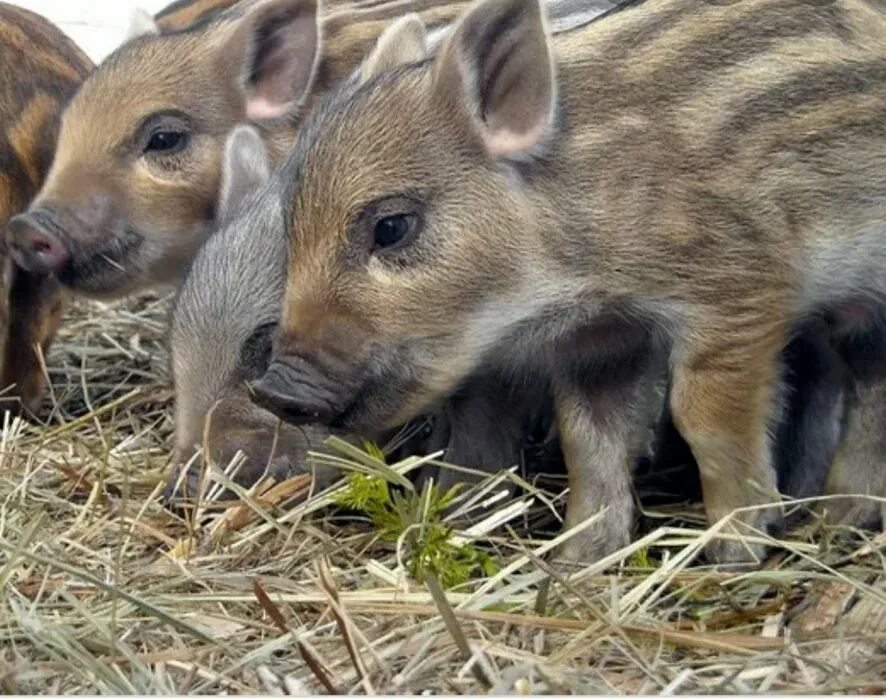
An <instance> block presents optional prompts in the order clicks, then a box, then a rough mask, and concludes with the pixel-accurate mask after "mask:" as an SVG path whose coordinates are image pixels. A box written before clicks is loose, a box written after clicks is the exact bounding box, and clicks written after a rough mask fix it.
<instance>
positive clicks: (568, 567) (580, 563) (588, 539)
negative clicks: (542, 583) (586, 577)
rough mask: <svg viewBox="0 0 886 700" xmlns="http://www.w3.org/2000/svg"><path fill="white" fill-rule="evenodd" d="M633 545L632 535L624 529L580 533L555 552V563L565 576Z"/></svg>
mask: <svg viewBox="0 0 886 700" xmlns="http://www.w3.org/2000/svg"><path fill="white" fill-rule="evenodd" d="M630 543H631V534H630V532H629V531H628V530H626V529H623V528H618V529H614V528H611V529H606V530H599V531H595V530H590V531H586V532H580V533H579V534H577V535H575V536H574V537H572V538H571V539H569V540H567V541H566V542H564V543H563V544H562V545H561V546H560V547H559V548H558V549H556V550H554V554H553V563H554V566H555V567H556V568H557V570H558V571H561V572H563V573H564V574H568V573H572V572H575V571H579V570H581V569H583V568H585V567H587V566H590V565H591V564H594V563H595V562H598V561H600V560H601V559H603V558H604V557H608V556H609V555H610V554H614V553H615V552H617V551H619V550H620V549H624V548H625V547H627V546H628V545H629V544H630Z"/></svg>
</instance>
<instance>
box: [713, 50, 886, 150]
mask: <svg viewBox="0 0 886 700" xmlns="http://www.w3.org/2000/svg"><path fill="white" fill-rule="evenodd" d="M872 90H873V91H877V92H879V93H880V94H882V95H883V97H884V100H886V59H884V58H880V59H877V60H875V61H870V62H868V63H864V64H861V65H839V66H834V67H832V68H821V67H814V68H810V69H808V70H805V71H802V72H801V73H799V74H798V75H795V76H793V77H792V78H791V79H790V80H789V81H785V82H781V83H778V84H775V85H772V86H771V87H770V88H769V89H767V90H765V91H763V92H761V93H759V94H757V95H755V96H754V97H752V98H751V99H749V100H748V101H746V102H745V103H744V104H743V105H741V106H740V107H739V108H738V109H737V110H736V111H735V112H734V113H733V114H732V116H731V117H730V119H729V120H728V121H727V122H726V124H724V125H723V128H722V131H721V133H720V138H719V139H718V142H717V143H716V145H715V146H714V147H715V148H722V149H726V148H730V147H732V146H734V145H735V144H736V143H738V142H740V140H741V136H742V135H743V134H745V133H747V132H749V131H752V130H753V129H755V128H757V127H759V126H760V124H761V123H765V122H767V121H771V120H773V119H777V118H779V117H783V116H786V115H788V114H791V113H793V112H797V111H798V110H800V109H803V108H807V107H815V106H820V105H823V104H825V103H827V102H831V101H833V100H837V99H841V98H844V97H850V96H852V95H860V94H863V93H866V92H870V91H872Z"/></svg>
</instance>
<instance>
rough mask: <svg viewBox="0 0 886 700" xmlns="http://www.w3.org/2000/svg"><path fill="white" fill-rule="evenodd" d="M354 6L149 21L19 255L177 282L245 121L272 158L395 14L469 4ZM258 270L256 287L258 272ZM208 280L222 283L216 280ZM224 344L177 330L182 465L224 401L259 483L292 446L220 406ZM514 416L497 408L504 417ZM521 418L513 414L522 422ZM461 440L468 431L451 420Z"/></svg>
mask: <svg viewBox="0 0 886 700" xmlns="http://www.w3.org/2000/svg"><path fill="white" fill-rule="evenodd" d="M553 4H555V5H557V4H562V5H563V6H564V9H563V11H561V12H560V13H559V15H558V16H559V19H560V21H561V23H562V26H563V27H564V28H571V27H575V26H578V25H581V24H582V23H585V22H587V21H589V20H590V18H592V17H594V16H596V15H597V14H599V13H602V12H605V11H607V10H610V9H611V8H612V7H613V3H612V2H609V1H608V0H588V1H587V2H586V3H584V4H582V6H581V7H579V9H578V10H577V11H576V10H574V8H573V6H575V5H576V3H574V2H566V3H556V2H555V3H553ZM345 5H346V3H335V4H333V6H332V7H330V8H329V10H328V11H327V12H326V13H325V14H324V15H323V16H322V17H319V14H318V7H317V5H316V3H314V2H311V1H307V0H303V1H299V0H289V1H286V2H284V1H281V0H276V1H271V2H249V1H245V2H241V3H219V2H199V1H197V2H185V3H176V4H174V5H172V6H170V7H169V8H168V9H167V10H166V11H163V12H161V13H160V14H159V15H158V17H157V18H156V24H157V26H156V27H147V28H143V29H144V31H143V32H141V35H140V36H138V37H136V38H134V39H132V40H131V41H129V42H127V43H126V44H125V45H124V46H122V47H121V48H120V49H119V50H118V51H116V52H115V53H114V54H113V55H112V56H110V57H109V58H108V59H107V60H105V61H104V62H103V63H102V65H100V66H99V67H98V68H97V70H96V71H95V73H94V74H93V75H92V76H91V77H90V79H89V80H88V81H87V83H86V84H85V85H84V86H83V88H82V89H81V90H80V92H79V93H78V95H77V96H76V98H75V99H74V100H73V102H72V104H71V105H70V107H69V108H68V110H67V111H66V114H65V117H64V122H63V127H62V135H61V138H60V143H59V148H58V153H57V157H56V162H55V165H54V168H53V171H52V173H51V175H50V177H49V181H48V182H47V184H46V186H45V187H44V188H43V190H42V193H41V194H40V196H39V197H38V199H37V201H36V202H35V203H34V205H33V207H32V208H31V211H30V212H29V213H28V214H27V215H24V216H20V217H18V218H17V220H16V221H14V222H13V224H12V225H11V227H10V237H11V239H12V240H13V241H15V242H16V244H17V248H18V256H19V259H20V262H21V263H22V264H23V265H25V266H29V267H31V268H32V269H34V270H35V271H53V272H55V273H56V274H57V276H58V278H59V279H61V281H62V282H63V283H64V284H65V285H66V286H67V287H68V288H70V289H71V290H73V291H75V292H79V293H82V294H86V295H89V296H97V297H102V298H107V297H111V298H113V297H119V296H122V295H125V294H127V293H129V292H132V291H137V290H140V289H144V288H146V287H151V286H156V285H162V284H167V283H173V282H176V281H177V280H178V279H179V278H180V277H181V276H182V275H183V273H184V271H185V270H186V269H187V268H188V266H189V264H190V262H191V260H192V259H193V256H194V253H195V251H196V250H197V249H198V248H199V247H200V246H201V245H202V244H203V243H204V242H205V241H206V240H207V238H208V237H209V233H210V231H211V230H212V229H213V228H214V226H215V225H216V223H217V214H218V192H219V188H220V173H221V169H222V168H221V165H222V160H223V144H224V142H225V138H226V136H227V134H228V133H229V132H230V131H231V130H232V129H233V128H234V126H235V124H237V123H238V122H241V121H251V122H253V124H254V125H255V126H256V127H257V128H258V130H259V133H260V134H261V136H262V138H263V141H264V147H265V148H266V150H267V152H268V157H269V158H270V162H271V163H274V162H275V161H276V160H277V159H278V158H279V156H280V154H281V153H282V152H284V150H285V149H286V148H288V147H289V146H291V144H292V142H293V141H294V139H295V136H296V134H297V132H298V129H299V125H300V122H301V120H302V119H303V117H304V116H305V115H306V114H307V113H309V111H310V110H311V109H312V108H313V105H314V103H315V102H316V101H317V100H318V99H319V98H320V97H321V96H322V95H323V94H325V93H326V92H327V91H328V90H329V89H331V88H332V87H333V86H334V85H337V84H338V83H339V82H341V81H343V80H345V79H347V78H348V77H349V76H350V75H351V74H352V73H353V71H354V70H355V68H357V67H358V66H359V63H360V61H361V59H362V58H363V56H364V55H365V53H366V52H367V51H368V49H369V48H371V46H372V44H373V43H374V41H375V40H376V38H377V37H378V35H379V34H380V33H381V32H382V31H383V30H384V29H385V27H387V26H388V24H390V22H391V21H392V20H393V19H395V18H396V17H398V16H400V15H401V14H403V13H404V12H406V11H408V10H412V11H415V12H418V13H419V15H420V16H421V18H422V21H423V22H424V23H425V24H426V25H427V26H429V27H431V28H433V29H441V30H442V29H443V28H444V27H445V26H447V24H448V23H449V22H450V21H451V20H452V19H454V18H455V17H456V16H457V15H458V13H459V12H460V10H461V9H463V5H459V3H452V2H446V1H442V0H438V1H435V0H416V2H411V3H404V2H391V3H376V2H366V3H355V4H354V7H353V8H347V9H344V8H345ZM321 35H322V42H321V41H320V37H321ZM321 45H322V49H318V47H320V46H321ZM318 50H319V52H320V53H319V55H318V56H315V53H316V52H317V51H318ZM300 81H301V82H304V81H309V82H310V84H311V90H310V92H309V94H294V93H293V92H292V90H293V89H294V86H295V85H298V84H300ZM290 85H291V86H293V88H292V89H290V87H289V86H290ZM109 115H112V116H113V119H110V118H109ZM211 250H214V249H211ZM47 252H48V253H49V254H47ZM203 267H204V268H205V265H204V266H203ZM201 269H203V268H201ZM255 274H256V275H257V276H256V278H254V279H253V283H255V284H258V280H260V279H261V274H262V273H261V272H260V271H256V272H255ZM220 279H222V280H223V279H224V277H222V278H220ZM211 285H212V288H213V289H217V290H218V288H219V284H218V283H216V282H215V281H212V283H211ZM224 293H225V291H224V290H219V294H220V295H224ZM188 294H190V290H189V291H188V292H187V293H186V294H184V297H187V296H188ZM279 294H280V295H281V296H282V289H281V290H279ZM187 307H188V305H187V303H183V304H182V308H187ZM182 315H183V316H184V315H185V312H184V311H183V312H182ZM205 327H206V326H205V325H204V326H202V328H205ZM256 328H257V327H256ZM232 332H233V331H232ZM218 337H223V336H219V335H218V334H216V335H212V334H210V335H209V336H207V337H206V338H205V339H204V338H202V336H201V335H200V333H199V332H198V330H197V328H196V327H195V330H194V332H193V333H192V334H191V336H190V339H189V336H188V334H186V333H173V345H174V348H173V354H174V355H176V356H178V357H184V356H188V357H191V358H193V357H195V356H196V355H197V354H198V353H200V352H205V353H206V364H205V370H204V371H205V373H206V374H205V376H200V375H197V374H195V373H194V372H193V371H190V370H189V373H188V374H187V376H186V375H185V374H184V373H183V370H182V371H180V370H179V369H178V367H179V366H181V365H176V369H175V372H176V386H177V389H178V394H179V396H180V397H184V398H182V399H180V401H179V406H178V408H177V416H178V421H177V426H178V430H177V437H176V453H177V455H178V456H180V457H182V459H185V457H183V455H184V454H185V448H184V447H183V445H190V446H191V449H192V448H193V447H194V446H195V445H202V444H203V437H204V431H203V428H202V426H203V420H204V418H205V417H206V416H207V415H208V414H209V412H210V410H212V409H213V408H214V407H215V410H214V413H213V415H214V416H215V418H216V428H215V429H211V430H210V431H209V432H210V437H211V438H212V440H211V442H212V443H214V444H213V445H211V449H210V452H211V453H212V454H211V455H210V456H212V457H214V458H218V460H220V461H226V460H227V458H228V457H229V456H230V455H231V454H232V453H233V452H234V451H235V448H242V449H243V451H244V452H246V453H247V455H248V456H250V460H249V463H250V466H249V467H248V468H246V469H244V470H243V472H242V473H241V476H243V478H244V479H246V480H247V481H249V480H252V479H254V478H256V477H257V476H258V475H259V474H260V473H262V472H263V471H264V470H265V467H266V466H267V464H268V463H269V459H268V457H267V456H268V454H269V453H270V452H272V451H274V449H275V448H274V445H275V444H276V445H277V448H278V453H279V449H282V447H283V445H279V444H277V443H275V442H274V441H275V440H278V441H279V436H276V437H275V432H274V431H271V432H268V433H264V432H261V431H260V430H257V429H256V426H257V425H261V426H265V427H267V426H268V425H275V424H276V422H275V421H274V420H273V418H272V416H270V414H264V415H263V414H262V412H261V411H260V410H259V409H258V408H256V407H251V412H250V411H246V410H245V409H244V407H243V402H242V401H240V399H239V398H230V405H229V406H227V407H226V406H224V405H222V404H223V403H224V401H225V400H226V398H227V397H234V396H235V395H236V396H239V394H238V393H237V390H238V387H239V386H240V385H241V384H242V382H241V379H240V378H239V377H238V376H237V375H234V374H230V375H228V374H225V377H226V378H227V379H228V380H230V381H231V382H232V384H231V386H230V387H224V388H218V387H217V384H216V383H214V382H215V375H214V373H215V372H216V369H217V366H218V364H217V363H221V361H220V360H219V359H218V358H216V357H215V356H214V355H213V352H214V351H215V344H216V343H217V342H218V340H217V339H218ZM210 338H211V341H210V342H209V343H206V344H203V340H209V339H210ZM189 366H190V367H193V366H194V365H193V364H191V365H189ZM192 390H193V391H192ZM478 400H479V401H484V402H485V401H486V399H485V397H481V398H479V399H478ZM220 402H221V403H220ZM485 412H486V413H487V414H488V413H490V411H485ZM475 413H476V412H475ZM504 413H505V412H504V411H503V410H502V409H501V407H500V406H499V407H497V408H496V409H495V414H496V415H499V416H500V417H501V416H503V415H504ZM451 417H452V415H451V414H450V418H451ZM523 420H524V419H523V417H522V416H520V417H519V418H518V419H517V421H518V423H519V424H521V425H522V423H523ZM237 421H240V422H241V425H240V428H239V429H235V427H234V425H235V423H236V422H237ZM450 422H451V421H450ZM459 430H460V431H463V430H464V428H461V429H459ZM506 432H508V433H510V432H513V431H506ZM450 434H463V433H462V432H458V431H457V432H455V433H453V431H452V429H451V428H450ZM228 436H230V439H228ZM293 439H294V440H295V438H293ZM483 439H485V440H486V441H487V443H488V442H490V441H491V439H492V438H491V437H478V439H477V440H472V441H467V440H465V439H462V440H460V442H459V444H467V443H470V444H471V446H472V454H471V458H472V459H473V457H474V455H475V454H476V452H477V445H479V444H480V443H481V441H482V440H483ZM298 449H301V448H298ZM515 451H516V446H508V447H507V448H505V447H503V446H499V447H496V448H495V450H494V451H491V452H490V454H491V455H492V456H490V457H489V458H488V459H487V460H486V461H485V462H484V464H486V463H488V464H490V466H492V464H493V463H494V466H495V467H499V466H505V465H506V464H500V463H499V461H498V460H499V456H500V455H502V454H508V455H510V454H513V453H514V452H515ZM299 454H301V453H299ZM460 454H461V453H460V451H459V450H458V449H455V450H450V451H449V457H450V458H452V459H462V457H460V456H459V455H460ZM465 458H466V457H465ZM270 461H273V460H270ZM175 478H177V477H174V479H175Z"/></svg>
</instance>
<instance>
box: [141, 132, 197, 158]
mask: <svg viewBox="0 0 886 700" xmlns="http://www.w3.org/2000/svg"><path fill="white" fill-rule="evenodd" d="M186 145H187V135H186V134H185V133H183V132H181V131H158V132H157V133H156V134H154V135H153V136H151V139H150V141H148V145H147V146H145V153H178V152H179V151H181V150H182V149H183V148H184V147H185V146H186Z"/></svg>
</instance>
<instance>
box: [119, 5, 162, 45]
mask: <svg viewBox="0 0 886 700" xmlns="http://www.w3.org/2000/svg"><path fill="white" fill-rule="evenodd" d="M159 33H160V28H159V27H158V26H157V23H156V22H155V21H154V17H153V16H152V15H151V13H150V12H148V11H147V10H145V9H144V8H142V7H136V8H135V9H134V10H133V11H132V15H130V17H129V27H128V28H127V29H126V37H125V38H124V41H131V40H132V39H135V38H137V37H140V36H147V35H151V34H159Z"/></svg>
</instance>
